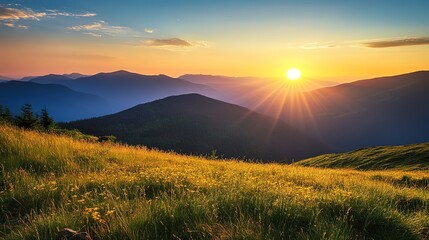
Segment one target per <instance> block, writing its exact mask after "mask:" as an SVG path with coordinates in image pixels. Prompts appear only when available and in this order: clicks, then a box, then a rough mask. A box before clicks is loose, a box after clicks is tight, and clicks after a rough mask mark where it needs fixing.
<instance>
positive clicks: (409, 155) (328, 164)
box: [296, 142, 429, 170]
mask: <svg viewBox="0 0 429 240" xmlns="http://www.w3.org/2000/svg"><path fill="white" fill-rule="evenodd" d="M296 164H298V165H301V166H307V167H324V168H353V169H359V170H385V169H397V170H429V142H426V143H419V144H410V145H403V146H379V147H370V148H363V149H358V150H355V151H351V152H347V153H338V154H324V155H320V156H317V157H313V158H309V159H305V160H303V161H299V162H297V163H296Z"/></svg>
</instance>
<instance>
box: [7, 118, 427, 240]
mask: <svg viewBox="0 0 429 240" xmlns="http://www.w3.org/2000/svg"><path fill="white" fill-rule="evenodd" d="M0 161H1V162H0V163H1V168H0V169H1V170H0V208H1V209H0V222H1V225H0V227H1V228H0V239H5V240H11V239H55V236H56V234H57V231H58V230H59V229H61V228H63V227H69V228H73V229H75V230H79V231H87V232H89V233H90V234H91V236H92V237H93V238H94V239H426V238H428V237H429V194H428V188H429V185H428V182H427V181H426V180H425V179H429V173H427V172H422V171H412V172H406V171H400V170H395V171H365V172H363V171H356V170H344V169H343V170H338V169H318V168H312V167H302V166H294V165H279V164H251V163H244V162H240V161H236V160H228V161H227V160H207V159H205V158H203V157H195V156H185V155H178V154H175V153H166V152H160V151H155V150H148V149H145V148H143V147H128V146H123V145H115V144H111V143H90V142H84V141H77V140H74V139H72V138H69V137H65V136H55V135H49V134H43V133H37V132H32V131H24V130H19V129H16V128H13V127H10V126H4V125H0Z"/></svg>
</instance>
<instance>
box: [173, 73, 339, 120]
mask: <svg viewBox="0 0 429 240" xmlns="http://www.w3.org/2000/svg"><path fill="white" fill-rule="evenodd" d="M179 78H180V79H185V80H187V81H189V82H193V83H198V84H204V85H206V86H210V87H212V88H213V89H215V90H217V91H218V94H216V95H215V96H214V97H215V98H217V99H220V100H223V101H227V102H230V103H235V104H238V105H241V106H244V107H248V108H250V109H252V110H256V111H259V112H261V113H264V114H270V115H272V111H267V109H268V110H270V109H271V105H272V104H273V103H275V102H281V101H282V100H283V99H285V98H286V97H287V96H288V95H289V94H290V92H291V91H292V90H293V91H299V92H307V91H311V90H315V89H318V88H322V87H327V86H333V85H337V84H338V83H337V82H333V81H319V80H311V79H303V80H302V81H301V82H300V83H299V84H296V83H294V82H292V81H289V80H286V79H280V78H257V77H228V76H214V75H202V74H186V75H183V76H180V77H179Z"/></svg>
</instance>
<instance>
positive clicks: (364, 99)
mask: <svg viewBox="0 0 429 240" xmlns="http://www.w3.org/2000/svg"><path fill="white" fill-rule="evenodd" d="M428 89H429V71H421V72H415V73H409V74H403V75H399V76H391V77H383V78H375V79H370V80H363V81H357V82H352V83H347V84H342V85H339V86H334V87H329V88H323V89H319V90H316V91H312V92H309V93H306V94H304V95H301V96H296V98H295V99H294V100H295V101H285V104H284V106H283V108H282V116H281V117H282V118H283V119H284V120H286V122H288V123H289V124H291V125H292V126H295V127H298V128H299V129H301V130H302V131H304V132H305V133H307V134H308V135H311V136H313V137H316V138H319V139H321V140H323V142H325V143H326V144H328V145H331V146H337V147H338V148H340V149H341V150H352V149H356V148H361V147H368V146H377V145H403V144H411V143H416V142H425V141H429V125H428V124H427V123H428V122H429V104H427V103H428V102H429V94H427V92H428ZM294 109H301V111H299V112H298V111H295V110H294ZM303 109H304V111H303Z"/></svg>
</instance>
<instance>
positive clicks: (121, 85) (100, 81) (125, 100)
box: [31, 70, 215, 113]
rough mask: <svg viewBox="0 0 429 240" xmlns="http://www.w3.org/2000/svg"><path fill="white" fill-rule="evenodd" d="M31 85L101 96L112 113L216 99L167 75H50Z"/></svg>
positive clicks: (205, 89) (206, 90) (202, 87)
mask: <svg viewBox="0 0 429 240" xmlns="http://www.w3.org/2000/svg"><path fill="white" fill-rule="evenodd" d="M31 81H36V82H39V83H41V82H46V83H56V84H62V85H64V86H67V87H69V88H71V89H73V90H75V91H78V92H85V93H89V94H93V95H97V96H100V97H102V98H104V99H106V100H107V101H108V103H109V106H110V107H111V111H110V112H111V113H113V112H117V111H121V110H123V109H125V108H129V107H132V106H135V105H137V104H140V103H145V102H149V101H153V100H156V99H160V98H164V97H168V96H171V95H177V94H186V93H202V94H207V95H213V94H214V93H215V91H214V90H213V89H211V88H210V87H207V86H205V85H201V84H195V83H190V82H187V81H185V80H182V79H177V78H172V77H169V76H167V75H162V74H160V75H141V74H137V73H131V72H127V71H124V70H120V71H116V72H111V73H98V74H95V75H93V76H88V77H80V78H77V79H68V78H66V77H65V76H61V75H47V76H44V77H41V78H35V79H32V80H31Z"/></svg>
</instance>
